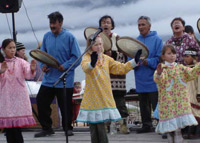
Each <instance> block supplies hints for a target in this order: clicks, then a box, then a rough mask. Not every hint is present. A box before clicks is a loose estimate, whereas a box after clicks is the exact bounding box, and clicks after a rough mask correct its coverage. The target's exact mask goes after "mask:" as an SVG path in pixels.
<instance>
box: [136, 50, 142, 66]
mask: <svg viewBox="0 0 200 143" xmlns="http://www.w3.org/2000/svg"><path fill="white" fill-rule="evenodd" d="M141 54H142V49H139V50H138V51H137V53H136V54H135V62H136V64H137V63H138V62H139V60H140V56H141Z"/></svg>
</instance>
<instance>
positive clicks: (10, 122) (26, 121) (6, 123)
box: [0, 116, 36, 128]
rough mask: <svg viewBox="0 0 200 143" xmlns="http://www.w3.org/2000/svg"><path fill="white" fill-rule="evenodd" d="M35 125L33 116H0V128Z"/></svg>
mask: <svg viewBox="0 0 200 143" xmlns="http://www.w3.org/2000/svg"><path fill="white" fill-rule="evenodd" d="M34 125H36V122H35V119H34V118H33V116H23V117H15V118H9V117H8V118H1V117H0V128H13V127H27V126H34Z"/></svg>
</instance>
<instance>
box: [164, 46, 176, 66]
mask: <svg viewBox="0 0 200 143" xmlns="http://www.w3.org/2000/svg"><path fill="white" fill-rule="evenodd" d="M162 58H163V60H164V61H166V62H169V63H173V62H175V61H176V54H174V53H172V51H171V49H170V48H168V49H167V50H166V52H165V54H164V55H162Z"/></svg>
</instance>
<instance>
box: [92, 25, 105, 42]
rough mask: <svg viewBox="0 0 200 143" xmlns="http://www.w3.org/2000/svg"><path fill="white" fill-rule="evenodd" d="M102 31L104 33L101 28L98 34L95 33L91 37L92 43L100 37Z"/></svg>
mask: <svg viewBox="0 0 200 143" xmlns="http://www.w3.org/2000/svg"><path fill="white" fill-rule="evenodd" d="M102 31H103V28H101V27H99V28H98V30H97V32H96V33H94V34H93V35H92V36H91V37H90V41H94V40H95V39H96V38H97V36H98V35H99V34H100V33H101V32H102Z"/></svg>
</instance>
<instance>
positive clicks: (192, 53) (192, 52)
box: [184, 50, 197, 56]
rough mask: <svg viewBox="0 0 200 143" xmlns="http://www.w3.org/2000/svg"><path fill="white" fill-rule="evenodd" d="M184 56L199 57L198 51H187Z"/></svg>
mask: <svg viewBox="0 0 200 143" xmlns="http://www.w3.org/2000/svg"><path fill="white" fill-rule="evenodd" d="M184 55H191V56H196V55H197V52H196V51H189V50H188V51H185V52H184Z"/></svg>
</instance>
